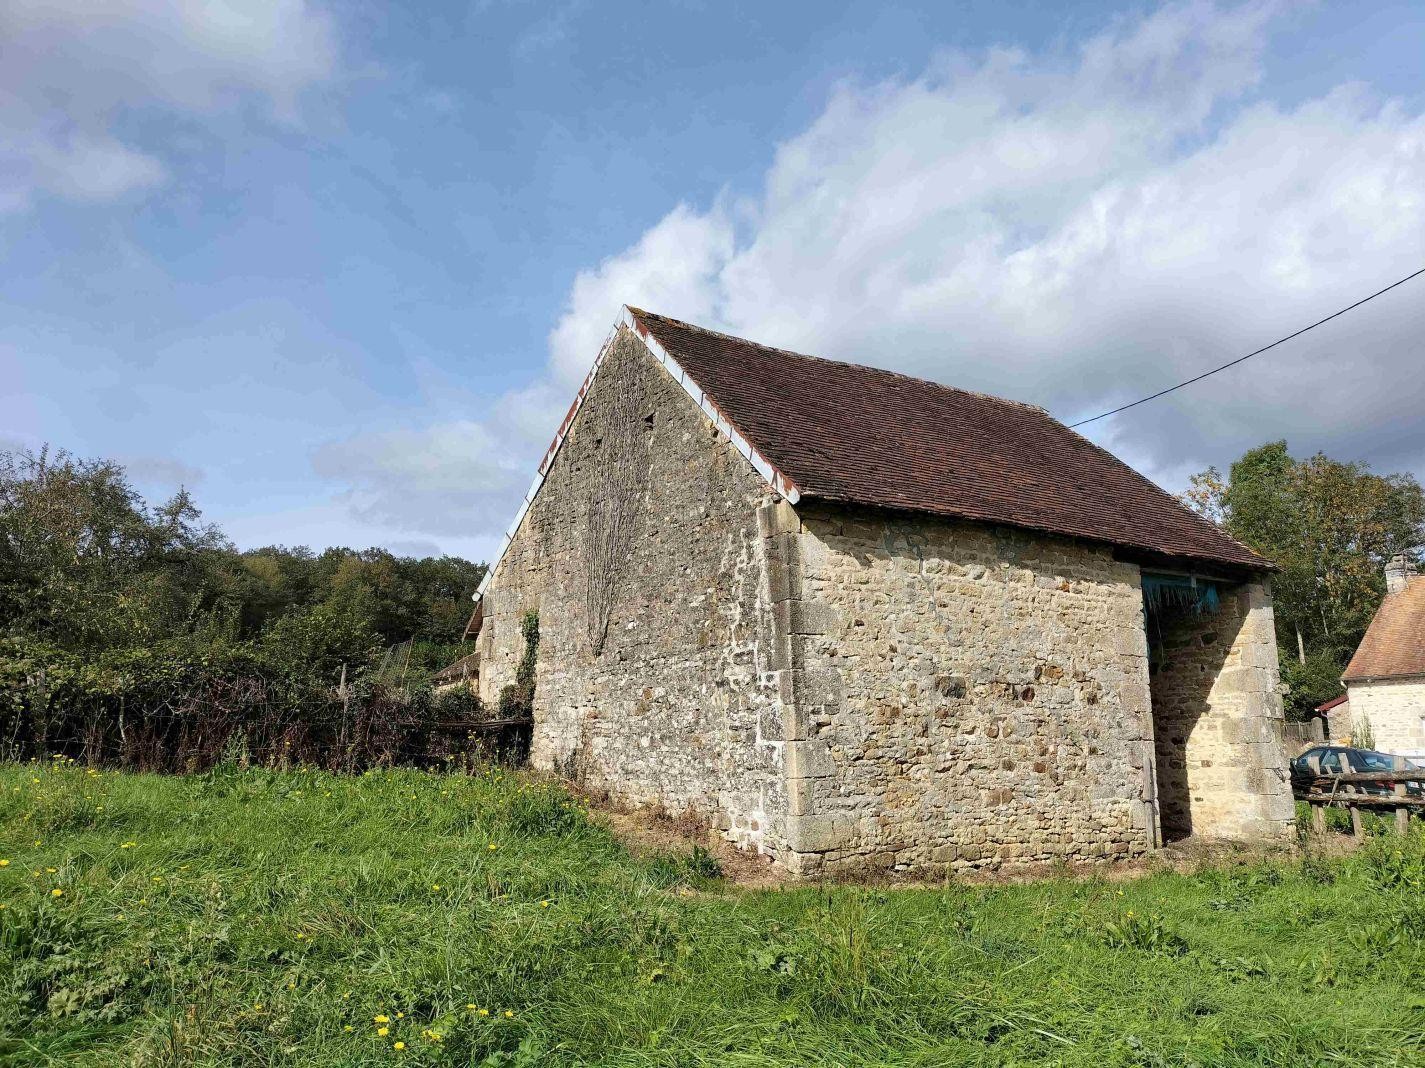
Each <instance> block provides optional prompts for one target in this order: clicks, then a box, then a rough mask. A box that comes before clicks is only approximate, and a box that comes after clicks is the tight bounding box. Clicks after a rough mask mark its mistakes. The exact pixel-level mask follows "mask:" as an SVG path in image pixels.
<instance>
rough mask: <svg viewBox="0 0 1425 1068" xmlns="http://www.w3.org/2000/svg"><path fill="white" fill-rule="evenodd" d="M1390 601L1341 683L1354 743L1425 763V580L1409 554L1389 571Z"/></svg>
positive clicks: (1394, 562) (1381, 609)
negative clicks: (1345, 697)
mask: <svg viewBox="0 0 1425 1068" xmlns="http://www.w3.org/2000/svg"><path fill="white" fill-rule="evenodd" d="M1385 587H1386V592H1385V599H1384V600H1383V601H1381V604H1380V607H1379V608H1378V609H1376V614H1375V616H1374V617H1373V618H1372V619H1371V625H1370V626H1369V627H1368V628H1366V634H1365V637H1363V638H1362V639H1361V644H1360V647H1359V648H1358V649H1357V650H1356V655H1355V656H1353V657H1352V658H1351V662H1350V664H1348V665H1347V667H1346V674H1345V675H1344V676H1343V678H1342V681H1343V682H1344V683H1345V684H1346V694H1347V696H1348V697H1349V698H1350V702H1349V705H1350V721H1351V727H1350V730H1351V740H1352V742H1353V743H1355V744H1360V743H1361V742H1362V741H1363V740H1364V739H1365V738H1369V741H1370V744H1371V745H1372V746H1374V747H1375V748H1376V749H1380V750H1384V751H1385V752H1387V753H1398V754H1400V755H1401V756H1406V757H1416V758H1419V757H1425V575H1422V574H1419V573H1418V572H1417V571H1416V570H1415V566H1414V564H1412V563H1411V562H1410V559H1409V558H1408V557H1406V556H1405V555H1404V554H1401V555H1397V556H1395V557H1393V558H1392V559H1391V561H1390V562H1389V563H1388V564H1387V565H1386V569H1385Z"/></svg>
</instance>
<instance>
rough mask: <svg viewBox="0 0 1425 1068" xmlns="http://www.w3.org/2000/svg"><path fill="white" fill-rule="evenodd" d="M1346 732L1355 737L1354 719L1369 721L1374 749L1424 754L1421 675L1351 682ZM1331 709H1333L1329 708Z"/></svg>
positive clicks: (1424, 683)
mask: <svg viewBox="0 0 1425 1068" xmlns="http://www.w3.org/2000/svg"><path fill="white" fill-rule="evenodd" d="M1348 690H1349V692H1350V694H1351V699H1350V701H1348V702H1347V705H1349V707H1350V709H1351V712H1350V722H1349V723H1348V724H1347V725H1346V731H1345V733H1346V734H1349V735H1352V740H1353V741H1354V740H1358V739H1357V738H1356V734H1357V733H1358V732H1357V728H1356V723H1357V722H1358V721H1360V720H1362V719H1365V720H1367V721H1369V722H1370V725H1371V734H1372V736H1373V739H1374V744H1375V747H1376V748H1377V749H1380V750H1383V751H1384V752H1387V753H1400V754H1402V755H1404V756H1410V755H1413V754H1417V753H1418V754H1425V679H1405V680H1401V681H1399V682H1386V681H1382V682H1353V683H1351V684H1350V686H1349V687H1348ZM1333 711H1334V710H1333Z"/></svg>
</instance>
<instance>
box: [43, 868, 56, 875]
mask: <svg viewBox="0 0 1425 1068" xmlns="http://www.w3.org/2000/svg"><path fill="white" fill-rule="evenodd" d="M45 871H47V872H49V873H50V874H51V875H53V874H54V873H55V872H57V871H59V869H58V868H46V869H45Z"/></svg>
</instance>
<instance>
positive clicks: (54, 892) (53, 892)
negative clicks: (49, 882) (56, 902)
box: [49, 886, 64, 897]
mask: <svg viewBox="0 0 1425 1068" xmlns="http://www.w3.org/2000/svg"><path fill="white" fill-rule="evenodd" d="M49 896H50V897H63V896H64V891H63V890H61V889H60V888H59V887H57V886H56V887H55V888H54V889H53V890H51V891H50V892H49Z"/></svg>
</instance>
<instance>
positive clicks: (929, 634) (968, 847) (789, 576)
mask: <svg viewBox="0 0 1425 1068" xmlns="http://www.w3.org/2000/svg"><path fill="white" fill-rule="evenodd" d="M1229 601H1230V604H1229V605H1228V607H1227V608H1226V609H1225V610H1224V613H1223V614H1222V615H1220V616H1219V617H1216V618H1215V619H1214V620H1213V622H1212V624H1211V626H1212V627H1213V628H1214V631H1213V633H1214V634H1215V635H1216V637H1215V638H1213V639H1212V640H1210V641H1208V640H1205V637H1204V635H1205V633H1206V632H1205V631H1202V632H1191V633H1190V632H1188V631H1186V630H1185V631H1184V632H1183V633H1182V634H1181V635H1180V636H1179V637H1180V638H1181V641H1178V640H1177V639H1176V638H1175V639H1174V641H1175V643H1176V644H1175V645H1174V646H1173V656H1172V657H1171V658H1170V659H1169V660H1168V661H1165V662H1164V663H1163V664H1162V665H1161V668H1162V669H1161V670H1160V672H1159V674H1158V675H1157V676H1155V677H1154V681H1153V684H1152V689H1151V697H1152V702H1151V703H1150V682H1149V661H1148V647H1147V640H1146V638H1145V633H1144V627H1143V613H1142V594H1141V583H1140V573H1139V569H1138V566H1137V565H1136V564H1132V563H1126V562H1123V561H1121V560H1117V559H1115V558H1114V555H1113V552H1112V551H1111V550H1110V549H1109V548H1107V547H1104V546H1099V545H1092V544H1088V543H1084V542H1079V541H1075V540H1072V539H1066V538H1057V537H1051V536H1046V535H1040V534H1035V533H1032V532H1027V531H1022V530H1015V529H1009V528H1002V527H993V526H986V525H983V524H976V523H971V522H957V521H950V520H934V519H928V518H908V517H905V516H895V515H891V514H888V513H882V512H871V511H867V510H857V509H849V508H840V507H835V506H831V505H813V504H811V503H809V502H807V501H803V502H802V503H801V505H800V506H798V507H797V508H793V507H791V506H790V505H788V504H786V503H785V502H782V501H780V500H779V499H777V498H776V497H775V495H773V494H772V493H771V492H770V491H769V490H768V488H767V486H766V485H765V483H764V482H763V481H762V480H761V478H760V477H759V476H758V475H757V474H756V473H755V472H754V470H753V469H752V467H751V465H750V464H748V463H747V461H746V460H745V459H744V458H743V457H742V456H741V455H740V454H739V453H738V452H737V451H736V450H735V449H734V448H733V447H732V446H731V444H730V443H729V442H728V441H727V439H726V438H725V437H723V436H722V435H720V434H719V433H718V432H717V431H716V428H715V427H714V426H713V425H712V423H710V422H709V421H708V420H707V419H706V418H705V417H704V415H703V413H702V411H701V410H700V409H699V408H698V406H697V405H696V404H695V403H694V402H693V401H692V400H691V399H690V398H689V397H688V395H687V394H686V393H685V392H684V391H683V389H682V387H680V386H679V385H678V384H677V383H676V382H674V381H673V379H672V378H671V377H670V376H669V374H668V373H667V372H666V371H665V370H664V369H663V367H662V366H661V365H659V363H658V362H657V361H656V360H655V359H654V358H653V357H652V355H651V354H650V353H649V352H648V351H647V349H646V348H645V347H644V346H643V344H642V342H641V341H640V340H639V339H638V338H637V337H636V336H634V335H632V334H630V333H628V332H627V331H621V332H620V333H619V334H618V335H617V336H616V338H615V340H614V342H613V343H612V346H611V348H610V350H609V352H608V354H607V356H606V358H605V362H604V364H603V366H602V368H601V370H600V372H599V374H598V375H597V376H596V377H595V380H594V382H593V385H592V387H591V389H590V391H589V394H588V397H587V398H586V400H585V402H584V404H583V407H582V408H581V410H580V412H579V414H578V416H577V418H576V419H575V420H574V423H573V426H572V427H571V428H570V431H569V433H568V436H567V437H566V439H565V441H564V444H563V446H562V447H561V448H560V450H559V452H558V453H557V455H556V456H555V459H554V461H553V464H552V466H551V468H550V471H549V473H548V476H547V478H546V479H545V482H544V485H543V487H542V489H541V491H540V492H539V494H538V495H537V497H536V499H535V501H534V503H533V505H532V506H531V508H530V511H529V513H528V515H527V516H526V517H525V519H524V521H523V523H522V525H521V526H520V528H519V530H518V532H517V534H516V535H515V537H514V539H513V541H512V542H511V544H510V546H509V548H508V550H507V552H506V553H505V555H504V557H503V559H502V560H501V561H500V563H499V565H498V566H497V568H496V570H495V572H494V575H493V577H492V579H491V582H490V585H489V587H488V589H487V591H486V594H485V602H484V613H483V615H484V622H483V626H482V629H481V631H480V633H479V636H478V641H477V648H478V651H479V653H480V691H481V696H482V697H483V698H484V699H485V700H486V701H487V702H493V701H495V700H497V698H498V695H499V693H500V691H501V690H502V688H503V687H505V686H506V685H509V684H510V683H511V682H513V680H514V676H515V669H516V666H517V664H518V662H519V660H520V657H521V655H522V653H523V639H522V638H521V636H520V620H521V617H522V616H523V615H524V614H525V613H526V612H530V611H535V612H538V613H539V620H540V645H539V650H538V659H537V663H536V671H535V681H536V691H535V709H534V712H535V728H534V732H533V749H532V760H533V762H534V764H535V765H536V766H538V767H542V768H548V769H552V770H557V771H559V772H561V773H564V774H567V775H570V776H572V777H574V778H575V779H577V780H580V781H582V782H583V783H585V784H587V785H589V786H591V787H594V788H596V789H598V788H602V789H606V790H607V791H608V792H609V793H611V794H613V795H614V796H616V797H618V798H620V799H622V800H625V801H629V802H633V803H637V804H648V805H655V806H658V807H661V808H663V809H665V810H668V811H670V812H673V813H684V812H688V811H691V812H692V813H694V814H696V815H697V816H699V817H700V818H703V819H706V820H708V821H709V822H711V823H714V824H715V825H717V826H718V827H720V828H721V829H722V830H723V831H724V833H725V834H727V836H728V837H729V838H731V839H732V840H734V841H736V842H738V843H740V844H742V845H744V846H748V847H753V848H758V849H761V850H762V851H764V852H766V853H769V854H771V855H773V856H774V857H776V858H777V859H778V860H780V861H781V862H782V863H784V864H785V865H787V867H789V868H790V869H791V870H793V871H796V872H801V873H805V874H817V873H835V872H839V871H845V870H849V869H854V868H859V867H865V866H876V867H885V868H895V869H900V870H910V869H920V868H929V867H935V868H939V869H943V868H944V867H946V866H949V867H950V868H952V869H964V868H972V867H997V866H1001V865H1012V866H1013V865H1031V864H1039V863H1043V862H1046V861H1053V860H1058V859H1065V860H1076V861H1081V860H1109V859H1115V858H1127V857H1132V856H1136V855H1139V854H1141V853H1143V852H1144V851H1145V850H1146V849H1149V848H1152V846H1153V845H1155V844H1156V843H1157V841H1158V833H1159V825H1158V808H1157V804H1158V801H1157V797H1156V795H1157V793H1158V792H1159V789H1158V788H1159V785H1160V780H1162V781H1165V782H1167V784H1168V786H1169V787H1172V786H1173V784H1174V783H1173V780H1172V775H1173V774H1177V775H1178V777H1179V779H1180V780H1181V785H1182V790H1181V791H1180V792H1181V793H1182V794H1183V796H1184V797H1188V798H1190V800H1188V801H1186V802H1184V805H1185V806H1186V809H1185V810H1186V811H1190V813H1191V817H1192V820H1193V823H1194V829H1201V830H1203V831H1204V832H1210V833H1218V834H1224V835H1242V836H1260V835H1263V834H1266V835H1268V836H1275V835H1277V834H1279V833H1282V830H1283V828H1285V827H1289V820H1290V817H1291V801H1290V793H1289V791H1288V790H1287V789H1286V785H1285V782H1284V780H1280V779H1277V778H1276V777H1275V776H1276V773H1277V772H1278V771H1279V770H1282V769H1283V768H1284V754H1283V752H1282V743H1281V736H1280V728H1279V724H1280V722H1281V707H1280V698H1279V697H1278V696H1277V695H1276V692H1275V686H1276V659H1275V657H1276V652H1275V643H1274V641H1273V640H1272V637H1271V630H1272V624H1271V608H1270V603H1269V601H1268V600H1267V598H1266V594H1265V591H1263V590H1262V589H1261V588H1260V587H1256V586H1249V587H1244V588H1243V590H1242V591H1241V593H1240V595H1238V596H1234V597H1232V598H1229ZM1160 698H1161V701H1160ZM1159 703H1160V704H1161V707H1156V706H1157V705H1158V704H1159ZM1155 720H1156V721H1157V724H1158V731H1157V756H1158V763H1159V764H1160V765H1164V766H1167V767H1169V768H1170V769H1171V770H1170V771H1169V772H1167V773H1165V774H1166V778H1165V776H1164V775H1160V774H1155V768H1154V762H1155V731H1154V727H1155ZM1274 732H1275V733H1274ZM1179 737H1180V738H1181V742H1180V743H1179V742H1174V741H1172V739H1173V738H1179ZM1174 746H1176V747H1177V748H1176V750H1175V749H1174ZM1173 818H1174V819H1178V818H1179V817H1178V815H1177V809H1176V808H1174V815H1173Z"/></svg>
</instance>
